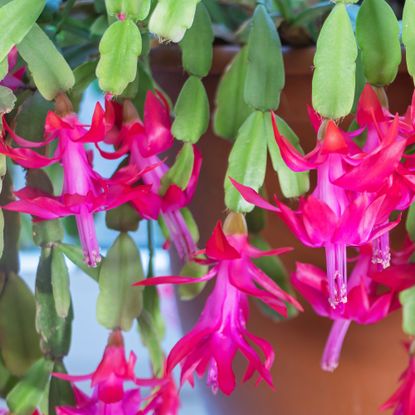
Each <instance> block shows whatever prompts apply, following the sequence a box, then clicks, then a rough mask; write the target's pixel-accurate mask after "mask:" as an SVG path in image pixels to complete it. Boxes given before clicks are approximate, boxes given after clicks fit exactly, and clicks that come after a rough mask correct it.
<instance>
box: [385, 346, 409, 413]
mask: <svg viewBox="0 0 415 415" xmlns="http://www.w3.org/2000/svg"><path fill="white" fill-rule="evenodd" d="M406 348H407V349H408V351H409V353H410V356H409V364H408V367H407V369H406V370H405V371H404V372H403V373H402V375H401V376H400V378H399V380H400V385H399V387H398V389H397V390H396V391H395V393H394V394H393V395H392V396H391V397H390V398H389V399H388V400H387V401H386V402H385V403H384V404H383V405H382V406H381V408H380V409H381V410H383V411H384V410H387V409H394V411H393V415H412V414H414V413H415V357H414V355H413V350H412V347H411V346H409V344H407V345H406Z"/></svg>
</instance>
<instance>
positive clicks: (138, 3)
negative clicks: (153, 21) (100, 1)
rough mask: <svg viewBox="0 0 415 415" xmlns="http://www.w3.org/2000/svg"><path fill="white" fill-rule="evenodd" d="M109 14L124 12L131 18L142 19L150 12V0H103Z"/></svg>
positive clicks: (114, 14)
mask: <svg viewBox="0 0 415 415" xmlns="http://www.w3.org/2000/svg"><path fill="white" fill-rule="evenodd" d="M105 5H106V7H107V12H108V14H109V15H111V16H116V15H118V14H124V15H125V17H127V18H128V19H132V20H144V19H145V18H146V17H147V16H148V14H149V13H150V7H151V0H105Z"/></svg>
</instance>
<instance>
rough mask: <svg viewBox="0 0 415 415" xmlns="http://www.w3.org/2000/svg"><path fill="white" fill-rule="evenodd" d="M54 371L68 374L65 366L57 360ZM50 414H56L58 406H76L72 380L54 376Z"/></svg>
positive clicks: (50, 395)
mask: <svg viewBox="0 0 415 415" xmlns="http://www.w3.org/2000/svg"><path fill="white" fill-rule="evenodd" d="M53 373H63V374H66V373H67V372H66V369H65V366H64V365H63V364H62V363H61V362H56V363H55V364H54V366H53ZM48 400H49V415H55V414H56V407H57V406H74V404H75V397H74V393H73V389H72V386H71V384H70V382H68V381H66V380H62V379H59V378H57V377H56V376H52V377H51V379H50V384H49V396H48Z"/></svg>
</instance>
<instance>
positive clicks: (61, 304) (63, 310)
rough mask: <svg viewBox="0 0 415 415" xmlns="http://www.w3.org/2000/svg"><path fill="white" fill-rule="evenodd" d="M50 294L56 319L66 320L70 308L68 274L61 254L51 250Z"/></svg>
mask: <svg viewBox="0 0 415 415" xmlns="http://www.w3.org/2000/svg"><path fill="white" fill-rule="evenodd" d="M51 274H52V279H51V282H52V293H53V299H54V302H55V309H56V314H57V315H58V317H61V318H66V317H67V316H68V314H69V310H70V306H71V293H70V290H69V272H68V267H67V266H66V263H65V257H64V256H63V254H62V252H60V251H58V250H56V249H53V251H52V261H51Z"/></svg>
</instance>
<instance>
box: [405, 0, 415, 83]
mask: <svg viewBox="0 0 415 415" xmlns="http://www.w3.org/2000/svg"><path fill="white" fill-rule="evenodd" d="M414 22H415V0H406V1H405V7H404V9H403V15H402V42H403V44H404V45H405V50H406V66H407V68H408V72H409V74H410V75H411V76H412V78H414V77H415V25H414Z"/></svg>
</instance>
